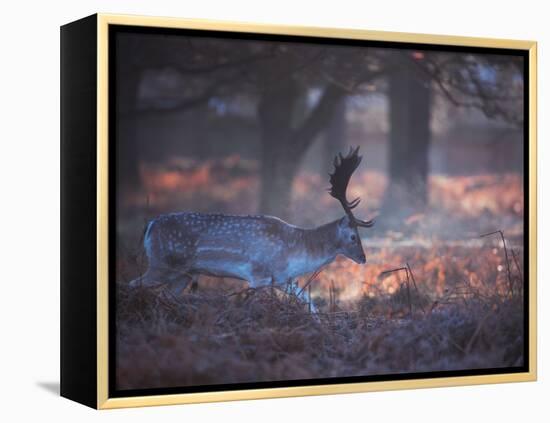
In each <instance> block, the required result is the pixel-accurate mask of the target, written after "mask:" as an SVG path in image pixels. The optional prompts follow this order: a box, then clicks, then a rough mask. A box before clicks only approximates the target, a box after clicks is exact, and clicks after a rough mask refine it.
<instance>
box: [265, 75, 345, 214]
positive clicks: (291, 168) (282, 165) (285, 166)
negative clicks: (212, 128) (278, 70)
mask: <svg viewBox="0 0 550 423" xmlns="http://www.w3.org/2000/svg"><path fill="white" fill-rule="evenodd" d="M306 94H307V87H303V86H299V85H298V83H297V82H296V81H295V80H294V79H293V78H292V77H289V76H288V74H285V75H284V77H281V78H278V79H277V82H276V83H274V84H271V85H270V86H269V88H268V89H266V90H265V91H264V92H263V94H262V97H261V100H260V103H259V105H258V117H259V120H260V126H261V137H262V162H261V166H262V170H261V187H262V188H261V195H260V212H261V213H262V214H269V215H274V216H277V217H280V218H281V219H286V218H288V216H289V214H290V202H291V197H292V182H293V181H294V177H295V176H296V173H297V171H298V168H299V166H300V163H301V160H302V158H303V156H304V155H305V153H306V152H307V151H308V149H309V147H310V146H311V144H312V143H313V141H314V140H315V139H316V138H317V136H318V135H319V133H320V132H321V131H322V130H323V129H325V128H326V127H327V122H330V120H331V118H332V116H333V114H334V110H335V108H336V106H337V105H338V103H339V102H340V100H341V99H342V98H343V97H344V96H345V92H344V91H343V90H342V89H341V88H339V87H337V86H336V85H334V84H329V85H328V86H326V87H325V89H324V91H323V94H322V96H321V99H320V100H319V102H318V103H317V105H316V106H315V107H314V108H313V110H310V111H309V113H308V115H307V116H306V117H305V118H302V119H301V122H300V124H299V125H294V121H295V120H299V119H296V118H297V117H301V116H297V113H296V108H297V107H296V106H297V104H298V102H299V101H300V99H301V98H303V96H304V95H306ZM295 126H296V127H295Z"/></svg>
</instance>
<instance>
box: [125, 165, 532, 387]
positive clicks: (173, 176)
mask: <svg viewBox="0 0 550 423" xmlns="http://www.w3.org/2000/svg"><path fill="white" fill-rule="evenodd" d="M243 166H244V165H243V164H242V163H241V162H240V161H236V160H233V161H231V160H225V161H223V162H221V163H217V162H212V163H206V164H204V165H200V166H198V167H197V166H195V167H193V166H191V167H189V166H188V167H185V168H182V169H183V170H182V169H179V168H178V170H169V171H167V170H162V169H161V170H159V171H156V170H150V172H149V174H147V175H145V177H146V178H145V180H147V181H149V183H150V185H151V186H149V187H147V191H148V192H149V195H148V196H147V197H143V196H142V197H135V198H129V199H127V201H126V203H125V204H119V206H120V210H121V212H120V213H119V220H118V221H117V237H118V240H117V260H116V273H117V290H116V381H117V388H118V389H143V388H155V387H185V386H198V385H220V384H231V383H246V382H262V381H284V380H301V379H316V378H331V377H346V376H372V375H387V374H396V373H414V372H432V371H449V370H473V369H489V368H491V369H493V368H503V367H511V366H513V367H516V366H522V365H523V363H524V359H525V357H524V356H523V354H524V296H523V295H524V257H523V256H524V254H523V253H524V251H523V241H524V227H523V211H524V205H523V188H522V186H523V185H522V184H523V181H522V179H521V177H520V176H519V175H518V174H513V173H511V174H493V175H491V174H488V175H472V176H442V175H433V176H431V177H430V199H429V204H428V207H427V209H426V211H425V212H423V213H418V214H415V215H411V216H407V217H405V218H403V220H402V221H399V222H397V223H398V225H394V223H395V221H394V222H386V223H385V224H384V218H385V216H379V217H378V219H377V222H378V223H377V225H375V227H374V229H373V230H369V231H365V233H364V236H365V238H364V239H363V246H364V248H365V253H366V256H367V263H366V264H365V265H358V264H355V263H353V262H352V261H351V260H347V259H345V258H342V257H339V258H337V259H336V260H335V261H334V262H333V263H331V264H330V265H328V266H327V267H325V268H324V269H322V271H321V272H320V273H319V274H318V275H317V276H316V277H315V278H314V279H313V280H311V281H310V282H309V285H308V289H310V290H311V297H312V298H313V301H314V303H315V306H316V308H317V309H318V313H317V314H311V313H309V311H308V310H309V308H308V304H302V303H300V302H299V301H298V300H297V299H296V297H293V296H291V295H276V293H274V292H272V291H271V289H270V288H265V289H262V288H260V289H256V290H250V289H248V286H247V284H246V283H243V282H240V281H234V280H228V279H215V278H206V277H201V279H200V280H199V283H198V287H197V289H196V290H193V289H187V290H186V291H185V292H184V293H183V294H182V295H180V296H177V297H176V296H174V295H172V294H170V293H168V291H166V290H163V289H162V288H161V287H159V288H156V289H153V288H149V289H148V288H139V289H136V290H130V289H129V288H128V281H129V280H131V279H133V278H134V277H136V276H137V275H139V274H140V273H141V272H143V271H144V269H145V267H146V264H147V262H146V259H145V257H144V255H143V248H142V246H141V243H142V239H141V238H140V237H141V236H142V234H143V228H144V225H145V224H146V222H147V220H148V219H150V218H152V217H154V216H156V215H157V214H160V213H163V212H166V211H174V210H190V209H192V210H194V211H208V210H212V209H215V210H219V211H222V212H225V213H235V214H246V213H247V211H248V210H255V209H256V206H257V204H255V201H257V198H258V195H257V188H258V187H257V183H256V182H257V181H256V179H255V178H254V177H253V175H254V169H248V168H246V167H243ZM151 172H152V173H151ZM155 172H156V173H155ZM386 186H387V181H386V180H385V177H384V175H382V174H380V173H376V172H364V173H359V174H357V175H354V178H353V180H352V184H351V185H350V194H349V196H350V197H355V196H360V197H361V198H363V199H364V204H363V203H362V204H361V206H360V207H359V208H362V210H363V214H362V215H361V217H364V218H370V216H371V215H372V214H375V213H376V210H377V209H379V208H380V207H381V206H382V202H383V195H384V190H385V187H386ZM324 188H326V180H325V179H324V178H322V177H321V176H319V175H317V174H307V173H304V174H301V175H299V176H298V177H297V178H296V181H295V184H294V187H293V197H294V199H293V203H292V204H293V206H292V207H293V210H292V213H291V215H292V218H291V219H290V220H289V221H290V222H291V223H294V224H298V225H303V226H315V225H319V224H322V223H326V221H327V219H332V218H337V217H340V216H341V214H342V211H341V208H339V206H338V204H337V202H336V201H334V199H332V198H331V197H330V196H329V195H328V194H326V191H324ZM312 204H314V205H315V207H312V206H311V205H312ZM380 223H382V225H380ZM381 227H385V229H383V230H380V229H377V228H381ZM499 230H502V231H503V233H502V235H503V236H505V237H506V238H505V239H506V244H504V243H503V240H502V238H501V233H500V232H498V231H499ZM504 245H506V248H504ZM308 277H309V275H307V276H306V277H303V278H300V280H299V284H300V285H301V286H302V287H303V286H305V285H306V284H308Z"/></svg>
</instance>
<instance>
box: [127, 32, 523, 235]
mask: <svg viewBox="0 0 550 423" xmlns="http://www.w3.org/2000/svg"><path fill="white" fill-rule="evenodd" d="M116 48H117V50H116V51H117V54H116V90H117V91H116V127H117V133H116V148H117V162H116V170H117V175H116V179H117V212H118V222H117V223H118V229H119V236H120V237H121V240H122V241H121V242H122V243H123V244H124V242H125V241H124V240H125V239H126V238H127V239H128V240H129V241H128V242H131V243H134V242H135V241H136V238H137V237H139V235H141V231H142V227H143V224H144V223H143V222H144V221H146V220H147V219H150V218H152V217H154V216H156V215H158V214H160V213H166V212H175V211H184V210H192V211H203V212H222V213H233V214H269V215H274V216H278V217H280V218H282V219H284V220H286V221H288V222H290V223H293V224H297V225H303V226H308V227H313V226H318V225H320V224H323V223H326V222H327V221H328V220H330V219H334V218H337V217H339V216H341V215H342V214H343V211H342V210H341V207H340V206H339V204H338V203H337V201H335V200H334V199H332V198H331V197H330V196H329V195H328V193H327V192H326V188H327V187H328V172H329V171H331V169H332V160H333V158H334V155H335V154H337V153H338V152H346V151H347V150H348V148H349V147H350V146H356V145H359V146H361V150H360V151H361V154H362V155H363V162H362V164H361V166H360V168H359V169H358V171H357V172H356V173H355V174H354V175H353V177H352V181H351V184H350V188H349V193H348V197H350V198H352V197H355V196H360V197H361V198H362V202H361V204H360V206H359V207H358V208H357V211H356V214H357V215H358V216H359V217H362V218H371V217H373V216H375V217H376V221H377V223H376V226H375V228H374V230H372V231H370V232H368V235H370V236H371V237H376V236H379V237H387V236H390V235H392V234H394V235H395V234H396V233H397V234H411V233H414V234H416V235H419V234H421V235H424V236H431V237H433V236H437V237H447V238H449V237H450V238H461V237H464V236H466V237H471V236H475V235H476V233H477V234H479V233H480V232H482V231H490V230H497V229H506V230H507V232H508V233H509V234H510V235H511V236H513V237H515V238H516V239H518V240H519V239H521V238H522V235H523V226H522V218H523V148H524V147H523V142H524V140H523V59H522V57H520V56H511V55H494V54H485V53H484V54H474V53H469V52H468V53H463V52H449V51H435V50H414V49H395V48H374V47H368V46H365V45H355V46H350V45H331V44H324V43H304V42H291V41H288V42H286V41H285V42H282V41H271V40H265V41H259V40H247V39H236V38H235V39H232V38H214V37H201V36H188V35H156V34H139V33H125V32H121V33H118V34H117V35H116ZM125 237H126V238H125Z"/></svg>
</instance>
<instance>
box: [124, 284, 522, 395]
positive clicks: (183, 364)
mask: <svg viewBox="0 0 550 423" xmlns="http://www.w3.org/2000/svg"><path fill="white" fill-rule="evenodd" d="M411 303H412V307H411ZM346 305H347V307H346V308H347V309H348V311H332V312H328V310H330V309H331V308H332V309H333V310H334V305H330V304H322V301H319V307H320V309H321V311H320V313H319V314H317V315H312V314H309V313H308V312H307V305H305V304H301V303H300V302H299V301H297V299H296V298H295V297H291V296H278V295H273V293H272V292H271V290H270V289H269V288H267V289H256V290H249V289H245V290H242V289H239V290H238V291H236V292H235V291H234V292H232V291H231V290H227V291H225V292H223V293H220V292H219V290H218V291H216V290H211V289H207V288H206V289H204V290H199V291H198V292H196V293H191V292H187V293H185V294H183V295H181V296H179V297H174V296H172V295H171V294H169V293H167V292H166V291H163V290H152V289H139V290H129V289H128V288H127V287H126V285H125V284H119V286H118V308H117V329H118V336H117V338H118V342H117V384H118V388H120V389H139V388H154V387H171V386H194V385H204V384H206V385H209V384H226V383H245V382H258V381H280V380H292V379H310V378H328V377H343V376H360V375H377V374H389V373H402V372H406V373H410V372H425V371H442V370H463V369H479V368H496V367H509V366H520V365H522V363H523V308H522V301H521V297H520V296H516V297H512V298H507V297H504V296H501V295H493V296H490V297H488V296H481V295H479V294H478V293H476V292H475V290H472V291H471V292H468V293H465V292H461V293H457V292H447V293H446V294H445V295H444V296H442V297H439V298H438V299H436V300H433V299H431V298H429V297H427V296H425V295H423V294H421V293H420V292H419V291H417V290H415V289H413V290H412V295H406V294H405V291H404V288H403V287H402V288H401V289H399V290H397V291H396V292H395V293H394V294H393V295H389V296H385V297H372V298H371V297H369V296H364V297H362V298H360V299H359V300H358V301H356V302H355V303H353V304H352V303H349V302H348V303H346ZM342 307H343V305H342V304H339V305H338V307H337V309H339V308H342ZM422 308H423V309H424V311H422ZM411 309H412V313H411V312H410V310H411Z"/></svg>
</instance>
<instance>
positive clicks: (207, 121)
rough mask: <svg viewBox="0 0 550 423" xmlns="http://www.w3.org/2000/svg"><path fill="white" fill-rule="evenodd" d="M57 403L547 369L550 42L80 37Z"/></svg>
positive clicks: (243, 32)
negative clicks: (541, 75)
mask: <svg viewBox="0 0 550 423" xmlns="http://www.w3.org/2000/svg"><path fill="white" fill-rule="evenodd" d="M61 100H62V104H61V128H62V130H61V189H62V199H61V223H62V225H61V226H62V229H61V395H62V396H64V397H67V398H69V399H72V400H75V401H78V402H80V403H83V404H85V405H88V406H91V407H94V408H117V407H133V406H142V405H161V404H179V403H192V402H208V401H221V400H236V399H250V398H269V397H282V396H298V395H316V394H331V393H345V392H361V391H373V390H387V389H404V388H417V387H438V386H450V385H465V384H481V383H499V382H514V381H532V380H535V379H536V43H535V42H532V41H511V40H497V39H481V38H467V37H454V36H439V35H420V34H404V33H389V32H388V33H386V32H373V31H364V30H355V29H353V30H352V29H329V28H311V27H286V26H270V25H255V24H239V23H228V22H211V21H198V20H186V19H169V18H152V17H136V16H119V15H101V14H99V15H93V16H90V17H87V18H84V19H81V20H79V21H76V22H73V23H70V24H67V25H65V26H63V27H62V28H61Z"/></svg>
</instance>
